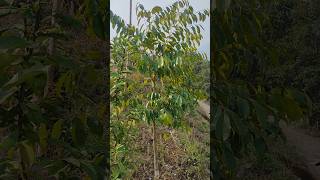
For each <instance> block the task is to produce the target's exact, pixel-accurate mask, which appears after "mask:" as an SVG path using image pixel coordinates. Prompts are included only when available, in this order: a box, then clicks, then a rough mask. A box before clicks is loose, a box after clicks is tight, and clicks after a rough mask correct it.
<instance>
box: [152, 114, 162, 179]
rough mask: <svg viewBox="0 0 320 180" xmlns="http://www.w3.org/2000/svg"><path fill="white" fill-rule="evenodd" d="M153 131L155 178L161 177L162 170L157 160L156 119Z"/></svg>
mask: <svg viewBox="0 0 320 180" xmlns="http://www.w3.org/2000/svg"><path fill="white" fill-rule="evenodd" d="M152 123H153V124H152V132H153V169H154V179H155V180H157V179H159V176H160V172H159V167H158V162H157V138H156V136H157V134H156V123H155V120H153V121H152Z"/></svg>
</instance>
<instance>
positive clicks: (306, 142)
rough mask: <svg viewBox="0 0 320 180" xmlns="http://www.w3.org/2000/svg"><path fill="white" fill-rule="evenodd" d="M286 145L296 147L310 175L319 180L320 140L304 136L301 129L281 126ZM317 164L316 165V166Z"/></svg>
mask: <svg viewBox="0 0 320 180" xmlns="http://www.w3.org/2000/svg"><path fill="white" fill-rule="evenodd" d="M281 128H282V132H283V133H284V135H285V137H286V138H287V141H288V144H289V145H293V146H294V147H296V151H297V153H298V154H299V155H300V156H301V157H302V159H303V161H304V163H305V165H306V166H307V169H308V171H309V172H310V174H312V175H313V177H314V179H316V180H320V164H318V163H319V162H320V138H319V137H312V136H310V135H307V134H305V133H304V132H303V131H302V130H301V129H298V128H293V127H288V126H285V125H282V126H281ZM317 164H318V165H317Z"/></svg>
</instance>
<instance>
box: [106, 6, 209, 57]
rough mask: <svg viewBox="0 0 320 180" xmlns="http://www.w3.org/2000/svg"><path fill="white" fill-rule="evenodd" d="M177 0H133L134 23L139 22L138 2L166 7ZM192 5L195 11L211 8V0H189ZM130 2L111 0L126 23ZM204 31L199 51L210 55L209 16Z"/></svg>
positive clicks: (149, 7)
mask: <svg viewBox="0 0 320 180" xmlns="http://www.w3.org/2000/svg"><path fill="white" fill-rule="evenodd" d="M175 1H176V0H133V1H132V7H133V9H132V24H133V25H136V24H137V19H136V13H135V7H136V4H137V3H138V2H139V3H140V4H142V5H143V6H144V7H145V8H146V9H151V8H153V7H154V6H161V7H166V6H168V5H171V4H173V3H174V2H175ZM189 2H190V4H191V6H192V7H193V8H194V10H195V11H201V10H204V9H208V10H209V8H210V0H189ZM129 4H130V0H111V1H110V5H111V10H112V11H113V13H115V14H117V15H119V16H120V17H121V18H122V19H123V20H124V21H125V22H126V23H129ZM202 26H203V28H204V31H202V36H203V39H202V40H201V43H200V47H199V51H200V52H205V53H206V54H207V56H208V57H210V20H209V18H207V19H206V21H205V22H204V23H203V24H202ZM110 34H111V38H112V37H114V36H115V34H116V32H115V30H113V29H112V27H111V29H110Z"/></svg>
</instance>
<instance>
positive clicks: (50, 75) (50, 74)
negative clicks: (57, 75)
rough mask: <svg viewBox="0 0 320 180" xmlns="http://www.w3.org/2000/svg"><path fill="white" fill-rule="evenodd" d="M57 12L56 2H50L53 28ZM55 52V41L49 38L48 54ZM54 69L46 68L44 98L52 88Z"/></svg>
mask: <svg viewBox="0 0 320 180" xmlns="http://www.w3.org/2000/svg"><path fill="white" fill-rule="evenodd" d="M57 10H58V0H52V9H51V26H52V27H55V25H56V14H57ZM54 51H55V39H54V38H53V37H51V38H50V39H49V46H48V54H49V55H53V54H54ZM53 76H54V67H53V66H52V65H50V66H49V68H48V74H47V86H46V88H45V91H44V97H46V96H47V95H48V94H50V92H51V90H52V88H53V80H54V77H53Z"/></svg>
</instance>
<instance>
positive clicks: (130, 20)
mask: <svg viewBox="0 0 320 180" xmlns="http://www.w3.org/2000/svg"><path fill="white" fill-rule="evenodd" d="M129 24H130V25H131V24H132V0H130V19H129Z"/></svg>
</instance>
